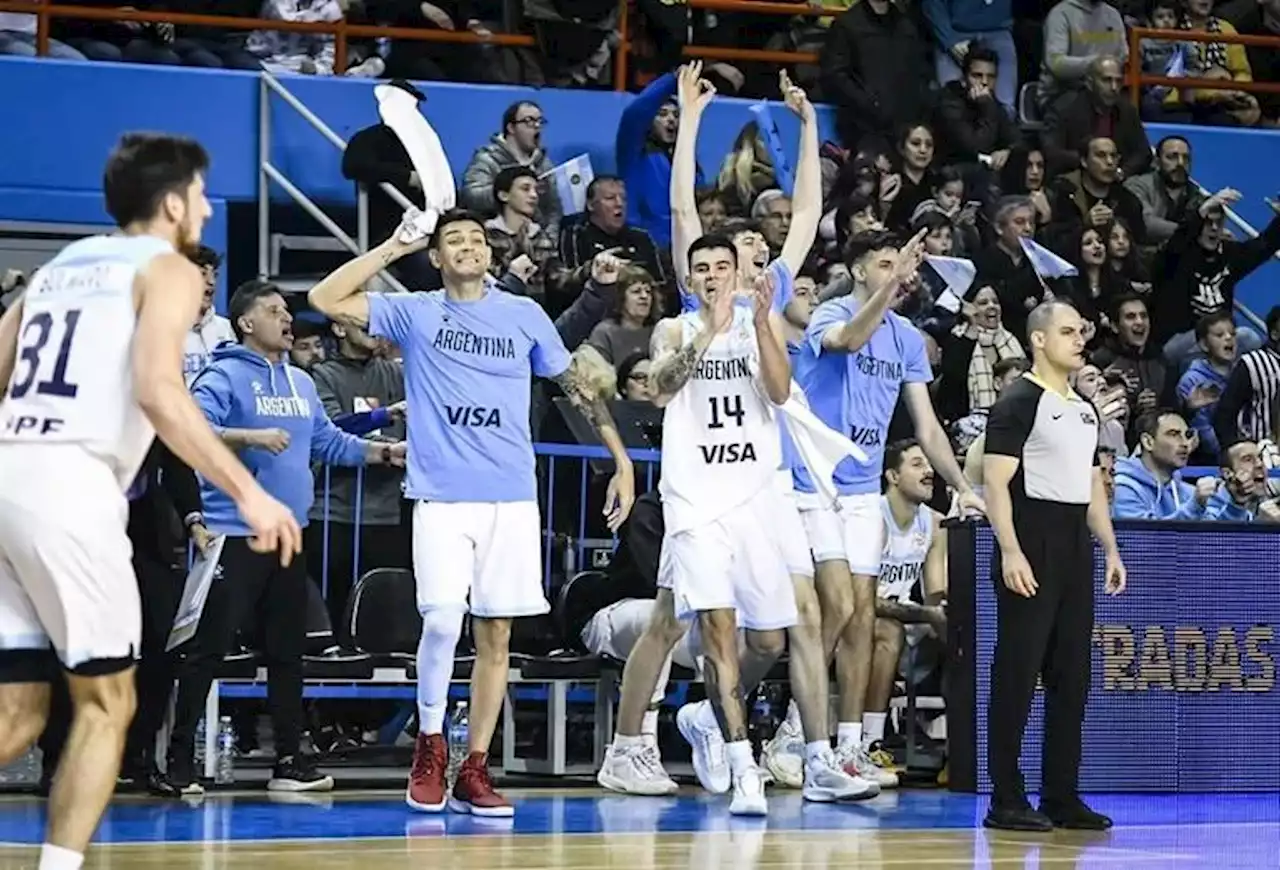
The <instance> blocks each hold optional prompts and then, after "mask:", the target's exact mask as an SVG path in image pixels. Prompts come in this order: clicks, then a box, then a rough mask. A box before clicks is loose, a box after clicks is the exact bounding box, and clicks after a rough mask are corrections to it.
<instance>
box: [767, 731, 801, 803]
mask: <svg viewBox="0 0 1280 870" xmlns="http://www.w3.org/2000/svg"><path fill="white" fill-rule="evenodd" d="M761 763H762V765H763V766H764V768H765V770H767V771H768V772H769V774H770V775H771V776H772V777H773V781H774V782H775V783H777V784H778V785H780V786H782V787H783V788H800V787H801V786H802V785H804V733H803V732H801V731H800V729H798V728H796V727H795V726H794V725H792V724H791V723H789V722H787V721H785V720H784V721H783V723H782V724H781V725H779V726H778V730H777V732H776V733H774V735H773V739H772V740H770V741H769V742H768V743H766V744H765V745H764V752H762V753H761Z"/></svg>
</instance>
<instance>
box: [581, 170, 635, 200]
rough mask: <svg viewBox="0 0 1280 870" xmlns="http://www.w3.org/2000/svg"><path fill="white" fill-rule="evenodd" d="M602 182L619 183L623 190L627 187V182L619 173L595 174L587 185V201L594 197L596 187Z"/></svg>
mask: <svg viewBox="0 0 1280 870" xmlns="http://www.w3.org/2000/svg"><path fill="white" fill-rule="evenodd" d="M602 184H621V185H622V189H623V190H626V189H627V182H626V181H624V180H623V178H622V176H621V175H597V176H596V177H595V178H593V179H591V183H590V184H588V185H587V202H591V201H592V200H594V199H595V198H596V188H598V187H599V186H600V185H602Z"/></svg>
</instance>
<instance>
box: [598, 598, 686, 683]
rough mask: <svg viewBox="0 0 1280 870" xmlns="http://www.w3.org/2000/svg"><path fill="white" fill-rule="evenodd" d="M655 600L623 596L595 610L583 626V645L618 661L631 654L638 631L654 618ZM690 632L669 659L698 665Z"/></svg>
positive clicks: (641, 630)
mask: <svg viewBox="0 0 1280 870" xmlns="http://www.w3.org/2000/svg"><path fill="white" fill-rule="evenodd" d="M655 603H656V602H654V600H653V599H652V598H626V599H623V600H622V601H617V602H614V603H613V604H610V605H609V606H608V607H603V608H601V609H600V610H598V611H597V612H596V614H595V616H593V617H591V620H590V621H589V622H587V624H586V625H585V626H583V628H582V645H583V646H584V647H586V648H587V649H588V650H590V651H591V652H593V653H595V654H596V655H598V656H609V657H611V658H615V659H617V660H618V661H620V662H625V661H626V660H627V659H628V658H630V657H631V651H632V650H633V649H635V648H636V644H637V643H639V641H640V635H642V634H644V630H645V629H646V628H647V627H648V626H649V620H650V619H652V618H653V608H654V605H655ZM692 642H693V632H692V631H686V632H685V633H684V637H682V638H680V642H679V643H678V644H676V646H675V649H673V650H672V651H671V661H673V662H675V663H676V664H677V665H680V666H681V667H684V668H689V669H690V670H696V669H697V656H696V655H694V652H693V647H692Z"/></svg>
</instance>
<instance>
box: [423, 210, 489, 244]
mask: <svg viewBox="0 0 1280 870" xmlns="http://www.w3.org/2000/svg"><path fill="white" fill-rule="evenodd" d="M467 222H470V223H473V224H475V225H477V226H478V227H480V228H481V229H484V218H482V217H480V215H478V214H476V213H475V212H473V211H468V210H467V209H465V208H451V209H449V210H448V211H446V212H445V213H444V214H442V215H440V217H439V218H438V219H437V220H436V231H435V232H434V233H432V234H431V247H432V249H434V250H437V251H438V250H440V240H441V239H443V238H444V231H445V228H446V227H448V226H449V225H450V224H461V223H467Z"/></svg>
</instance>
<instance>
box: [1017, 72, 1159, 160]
mask: <svg viewBox="0 0 1280 870" xmlns="http://www.w3.org/2000/svg"><path fill="white" fill-rule="evenodd" d="M1095 136H1106V137H1107V138H1109V139H1111V140H1112V141H1113V142H1115V143H1116V149H1117V150H1118V151H1119V152H1120V169H1121V171H1123V172H1124V177H1125V178H1132V177H1133V176H1135V175H1141V174H1142V173H1144V172H1146V171H1147V170H1148V169H1149V168H1151V143H1150V142H1148V141H1147V131H1146V130H1145V129H1144V128H1143V126H1142V119H1141V118H1140V117H1138V110H1137V109H1135V108H1134V107H1133V106H1132V105H1131V104H1130V103H1129V102H1128V101H1127V100H1125V99H1124V98H1123V97H1122V98H1121V99H1120V100H1119V101H1118V102H1117V103H1116V104H1115V105H1113V106H1110V107H1103V106H1099V105H1098V103H1097V101H1096V100H1095V99H1094V97H1093V94H1092V93H1090V92H1089V91H1069V92H1068V93H1065V94H1063V95H1062V96H1061V97H1059V98H1058V99H1057V100H1055V101H1054V102H1053V103H1052V104H1051V105H1050V106H1049V108H1048V110H1047V111H1046V112H1045V116H1044V131H1043V132H1042V133H1041V134H1040V137H1041V141H1042V142H1043V144H1044V159H1045V163H1046V164H1047V167H1046V168H1047V169H1048V172H1049V174H1050V175H1059V174H1062V173H1067V172H1073V171H1075V170H1078V169H1079V168H1080V159H1081V158H1082V157H1083V156H1084V154H1085V151H1086V148H1087V146H1088V144H1089V140H1090V139H1092V138H1093V137H1095Z"/></svg>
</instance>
